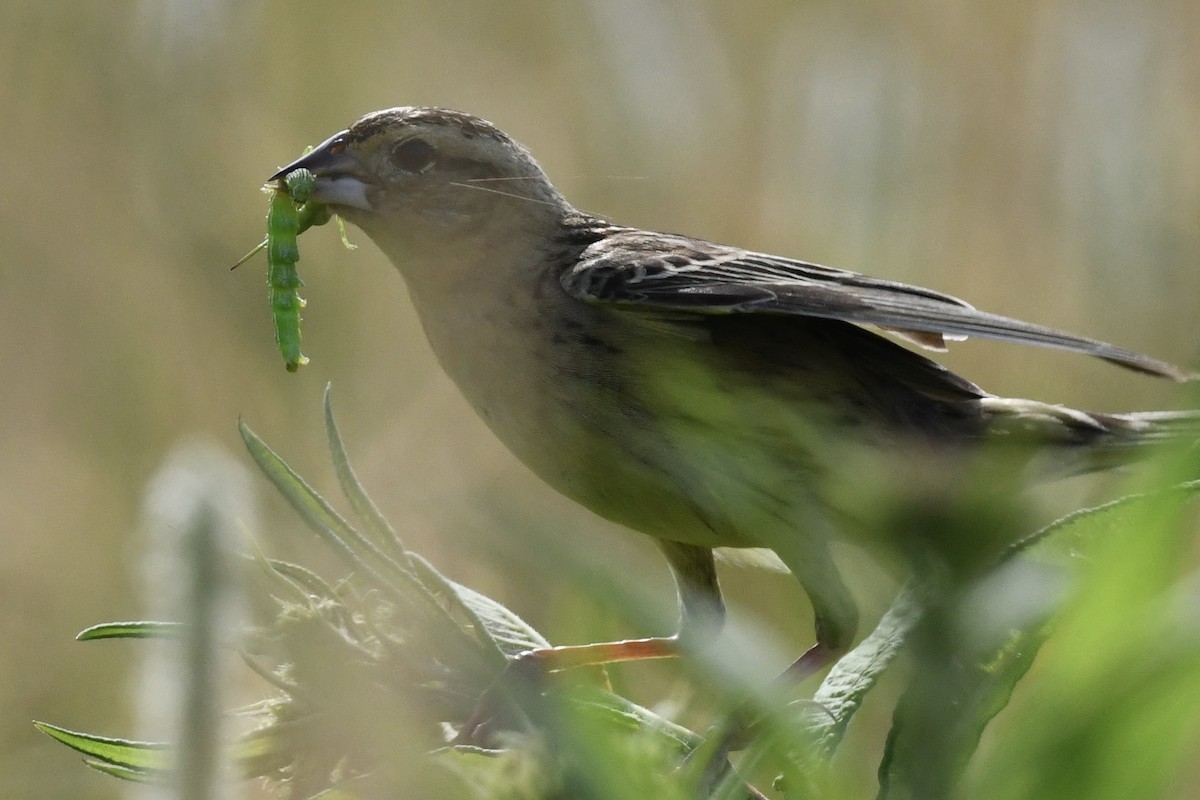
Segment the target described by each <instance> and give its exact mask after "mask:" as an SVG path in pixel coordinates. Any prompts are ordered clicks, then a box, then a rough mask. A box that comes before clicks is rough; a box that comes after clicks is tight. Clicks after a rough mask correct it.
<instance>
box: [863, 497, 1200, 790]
mask: <svg viewBox="0 0 1200 800" xmlns="http://www.w3.org/2000/svg"><path fill="white" fill-rule="evenodd" d="M1198 490H1200V483H1198V482H1188V483H1183V484H1179V485H1177V486H1174V487H1171V488H1169V489H1165V490H1162V491H1158V492H1150V493H1145V494H1135V495H1129V496H1127V497H1123V498H1120V499H1118V500H1115V501H1112V502H1110V503H1106V504H1104V505H1101V506H1097V507H1094V508H1088V509H1083V510H1080V511H1076V512H1073V513H1071V514H1068V515H1066V516H1064V517H1062V518H1061V519H1059V520H1056V521H1055V522H1053V523H1051V524H1049V525H1047V526H1045V527H1044V528H1042V529H1041V530H1039V531H1038V532H1037V533H1036V534H1034V535H1032V536H1030V537H1028V538H1027V539H1025V540H1023V541H1022V542H1019V543H1018V544H1017V545H1014V546H1013V547H1012V548H1010V550H1009V551H1008V553H1007V554H1006V559H1007V560H1008V563H1007V564H1005V565H1003V566H1002V567H1001V568H1000V569H999V570H997V571H996V572H995V573H994V574H992V575H991V576H989V578H988V579H987V580H985V581H983V582H981V583H980V584H978V585H977V586H975V587H974V589H973V591H974V592H975V594H976V595H978V596H977V597H975V598H974V599H971V598H967V599H966V600H964V598H962V597H959V598H957V599H956V600H955V601H954V602H953V603H946V604H945V605H943V606H942V607H940V609H937V610H934V611H931V612H930V614H929V615H928V617H927V619H926V620H924V621H923V623H922V626H921V627H920V628H918V629H917V631H916V638H915V640H914V644H915V645H916V651H917V656H918V663H917V666H916V669H915V671H914V676H913V678H912V681H911V682H910V684H909V685H908V687H907V688H906V689H905V691H904V693H903V695H902V696H901V698H900V701H899V703H898V704H897V706H896V711H895V717H894V721H893V727H892V730H891V732H890V733H889V736H888V740H887V745H886V747H885V751H884V756H883V760H882V762H881V764H880V769H879V778H880V797H881V798H884V797H886V798H888V800H908V798H914V799H915V798H921V800H932V799H935V798H938V797H945V796H950V795H952V794H953V787H954V786H955V785H956V783H957V781H958V779H959V777H960V776H961V774H962V772H963V770H964V769H965V768H966V766H967V764H968V762H969V761H970V759H971V757H972V756H973V755H974V753H975V750H976V749H977V748H978V746H979V741H980V738H981V737H982V735H983V731H984V729H985V728H986V727H987V725H988V724H989V723H990V722H991V721H992V719H994V718H995V716H996V715H997V714H999V713H1000V711H1002V710H1003V709H1004V708H1005V707H1006V706H1007V705H1008V703H1009V701H1010V700H1011V698H1012V693H1013V691H1014V689H1015V687H1016V684H1017V682H1018V681H1019V680H1020V679H1021V678H1022V677H1024V675H1025V674H1026V673H1027V672H1028V670H1029V668H1030V666H1031V665H1032V663H1033V660H1034V658H1035V657H1036V656H1037V653H1038V651H1039V650H1040V648H1041V646H1042V644H1043V643H1044V642H1045V641H1046V639H1047V638H1048V636H1049V634H1050V632H1051V629H1052V628H1053V627H1054V618H1055V616H1056V615H1057V613H1058V611H1059V609H1060V607H1061V605H1062V599H1063V598H1062V594H1063V590H1065V589H1067V588H1068V587H1069V585H1070V578H1071V577H1072V572H1073V571H1074V570H1072V569H1071V568H1072V567H1077V566H1078V564H1079V558H1080V557H1081V556H1082V557H1087V556H1088V555H1089V554H1091V553H1093V552H1095V551H1096V550H1097V549H1099V547H1098V546H1099V545H1101V544H1102V543H1105V542H1109V541H1115V542H1120V541H1121V538H1120V537H1122V536H1123V537H1125V538H1126V539H1129V538H1130V537H1134V538H1136V537H1147V538H1149V539H1154V538H1155V537H1157V536H1158V535H1159V534H1158V533H1157V531H1159V530H1161V529H1162V528H1163V526H1164V524H1166V525H1169V524H1171V522H1170V521H1171V520H1174V519H1176V515H1175V513H1174V512H1173V511H1172V509H1177V508H1178V507H1179V506H1181V505H1182V503H1183V502H1185V501H1186V500H1187V499H1189V498H1191V497H1193V496H1194V495H1195V494H1196V493H1197V491H1198ZM1134 580H1135V582H1141V581H1145V580H1147V578H1145V577H1142V578H1135V579H1134ZM1016 598H1020V599H1021V601H1022V602H1021V603H1017V602H1014V600H1015V599H1016ZM1022 604H1023V605H1024V608H1023V609H1020V610H1018V609H1017V608H1016V607H1017V606H1019V605H1022ZM1080 657H1082V658H1087V656H1080Z"/></svg>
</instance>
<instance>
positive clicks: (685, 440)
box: [272, 107, 1197, 674]
mask: <svg viewBox="0 0 1200 800" xmlns="http://www.w3.org/2000/svg"><path fill="white" fill-rule="evenodd" d="M301 168H304V169H308V170H311V172H312V173H313V175H315V176H316V182H315V185H314V186H313V189H312V193H311V195H310V202H313V203H318V204H322V205H327V206H329V208H330V209H331V210H332V212H333V213H335V214H338V215H340V216H342V217H344V218H345V219H347V220H348V221H350V222H351V223H353V224H355V225H357V226H358V227H360V228H362V230H363V231H364V232H365V233H366V234H367V235H368V236H369V237H370V238H371V239H372V240H373V241H374V242H375V243H376V244H377V245H378V246H379V247H380V248H381V249H382V250H383V251H384V252H385V253H386V254H387V256H388V257H389V258H390V259H391V260H392V262H393V263H394V264H395V265H396V267H397V268H398V269H399V270H400V273H401V275H402V276H403V277H404V280H405V282H406V283H407V285H408V288H409V291H410V294H411V296H412V299H413V303H414V304H415V307H416V310H417V313H418V315H419V317H420V319H421V323H422V325H423V327H424V330H425V333H426V336H427V337H428V339H429V343H430V345H431V346H432V348H433V351H434V353H435V354H436V355H437V358H438V360H439V362H440V363H441V365H442V367H443V368H444V369H445V370H446V372H447V373H448V374H449V375H450V377H451V378H452V379H453V380H454V381H455V383H457V385H458V387H459V389H460V390H461V391H462V392H463V394H464V395H465V396H466V398H467V399H468V400H469V401H470V403H471V405H472V406H473V407H474V408H475V410H476V411H477V412H478V413H479V415H480V416H481V417H482V418H483V419H484V420H485V421H486V422H487V424H488V425H489V426H490V427H491V429H492V430H493V431H494V432H495V434H496V435H497V436H498V437H499V438H500V439H501V440H502V441H503V442H504V443H505V444H506V445H507V446H508V447H509V449H511V450H512V452H513V453H514V454H516V456H517V457H518V458H520V460H521V461H523V462H524V463H525V464H526V465H527V466H528V467H529V468H530V469H532V470H533V471H534V472H536V473H537V474H538V475H539V476H541V478H542V479H543V480H545V481H546V482H547V483H549V484H550V485H551V486H553V487H554V488H556V489H557V490H558V491H560V492H562V493H563V494H565V495H567V496H569V497H571V498H573V499H575V500H577V501H578V502H579V503H581V504H583V505H584V506H586V507H588V508H590V509H591V510H592V511H594V512H596V513H598V514H600V515H602V516H604V517H606V518H608V519H610V520H613V521H615V522H618V523H621V524H623V525H626V526H628V527H630V528H633V529H635V530H638V531H641V532H642V533H645V534H647V535H649V536H652V537H653V538H654V539H655V540H656V542H657V543H658V544H659V546H660V548H661V549H662V551H663V553H664V554H665V555H666V557H667V560H668V562H669V563H670V566H671V569H672V572H673V573H674V576H675V579H676V584H677V586H678V590H679V597H680V605H681V609H682V620H681V627H680V635H682V636H684V637H687V636H701V635H709V634H711V632H712V631H714V630H715V629H716V628H717V627H718V626H719V625H720V622H721V618H722V615H723V613H724V612H723V605H722V600H721V593H720V589H719V587H718V584H717V578H716V573H715V570H714V566H713V549H714V548H717V547H769V548H771V549H773V550H774V551H775V552H776V553H777V554H778V555H779V557H780V558H781V559H782V560H783V562H784V563H785V564H786V565H787V567H788V568H789V569H790V570H791V572H792V573H793V574H794V575H795V576H796V578H797V579H798V580H799V581H800V582H801V584H802V585H803V586H804V588H805V591H806V592H807V593H808V595H809V597H810V599H811V600H812V606H813V609H814V613H815V623H816V644H815V645H814V646H813V647H812V648H811V649H810V650H809V651H808V652H807V653H805V654H804V655H803V656H801V658H800V659H799V660H798V661H797V662H796V664H795V665H794V666H793V668H792V670H791V671H792V672H793V673H794V674H804V673H807V672H808V671H811V670H812V669H815V668H817V667H819V666H821V665H822V664H824V663H827V662H828V660H829V659H830V658H832V657H833V656H835V655H837V654H839V653H841V652H844V651H845V649H846V648H847V647H848V646H849V644H850V643H851V640H852V637H853V635H854V629H855V625H856V619H857V612H856V609H855V605H854V602H853V601H852V599H851V597H850V595H849V594H848V592H847V591H846V589H845V587H844V585H843V582H842V579H841V577H840V575H839V574H838V571H837V569H836V567H835V565H834V563H833V561H832V559H831V557H830V553H829V544H830V542H829V535H828V525H825V524H821V520H822V519H824V518H826V517H827V513H826V512H828V511H829V510H830V507H831V506H832V505H834V504H835V500H834V495H835V494H836V493H835V492H832V491H831V490H830V488H829V487H830V486H832V485H834V484H836V483H837V481H839V480H841V481H847V480H848V481H853V480H854V479H855V477H856V476H855V475H853V474H850V475H846V474H839V473H840V472H845V471H847V470H849V469H850V467H848V466H845V463H844V461H845V460H843V459H842V458H841V457H840V453H841V452H842V450H843V448H850V449H853V451H854V452H856V453H858V452H860V451H862V450H864V449H866V450H870V449H872V448H877V449H880V450H883V451H889V452H896V451H897V450H903V449H904V448H909V447H911V448H913V450H914V452H919V453H928V452H935V451H951V452H957V451H970V450H973V449H976V447H977V446H978V445H980V444H982V443H983V442H985V441H987V440H989V439H995V438H1003V437H1005V436H1008V437H1009V438H1023V439H1025V440H1027V441H1030V442H1032V443H1034V444H1036V445H1038V446H1039V447H1040V449H1042V450H1050V451H1058V452H1061V453H1062V454H1064V456H1065V455H1067V454H1072V455H1079V454H1086V453H1091V452H1101V453H1104V454H1106V457H1105V458H1104V459H1100V460H1099V461H1097V462H1096V463H1097V464H1099V463H1101V462H1103V463H1111V462H1112V461H1113V460H1114V459H1113V455H1114V454H1116V458H1117V460H1119V459H1120V457H1121V454H1123V453H1125V452H1129V451H1132V450H1135V449H1137V448H1136V447H1132V445H1141V444H1144V443H1148V442H1152V441H1155V440H1158V439H1162V438H1166V437H1169V436H1172V435H1177V434H1178V433H1180V432H1181V431H1184V430H1186V431H1193V430H1194V429H1195V428H1196V426H1197V424H1196V417H1195V415H1192V414H1188V413H1131V414H1097V413H1088V412H1083V411H1076V410H1073V409H1069V408H1065V407H1062V406H1057V405H1051V404H1047V403H1041V402H1037V401H1031V400H1017V399H1009V398H1002V397H997V396H994V395H991V394H989V393H987V392H985V391H984V390H982V389H980V388H979V387H978V386H976V385H975V384H973V383H971V382H970V381H968V380H966V379H964V378H961V377H959V376H958V375H955V374H954V373H952V372H950V371H948V370H947V369H945V368H943V367H942V366H940V365H939V364H937V363H935V362H933V361H931V360H929V359H927V358H925V357H924V356H921V355H919V354H917V353H916V352H914V351H912V350H910V349H908V348H907V347H904V346H902V345H900V344H897V343H895V342H893V341H892V340H890V339H888V338H886V337H885V336H882V335H880V334H879V333H876V332H874V331H872V330H871V328H875V329H881V330H884V331H887V332H889V333H892V334H896V335H898V336H899V337H901V338H903V339H905V340H908V341H909V342H911V343H913V344H916V345H920V346H923V347H926V348H929V349H933V350H944V349H945V344H946V341H947V340H953V339H961V338H965V337H968V336H976V337H984V338H990V339H999V340H1003V341H1008V342H1014V343H1018V344H1031V345H1037V346H1040V347H1049V348H1056V349H1059V350H1067V351H1072V352H1077V353H1084V354H1087V355H1091V356H1095V357H1098V358H1101V359H1104V360H1106V361H1110V362H1112V363H1115V364H1118V365H1120V366H1122V367H1126V368H1129V369H1132V370H1135V371H1138V372H1142V373H1147V374H1150V375H1157V376H1162V377H1166V378H1170V379H1173V380H1186V379H1189V378H1191V377H1193V376H1192V375H1191V374H1190V373H1188V372H1187V371H1185V370H1183V369H1180V368H1178V367H1176V366H1173V365H1171V364H1168V363H1165V362H1163V361H1159V360H1156V359H1153V358H1150V357H1148V356H1144V355H1140V354H1138V353H1135V352H1132V351H1130V350H1126V349H1123V348H1120V347H1116V346H1114V345H1111V344H1107V343H1105V342H1101V341H1097V340H1094V339H1089V338H1085V337H1080V336H1074V335H1071V334H1067V333H1062V332H1060V331H1057V330H1053V329H1051V328H1046V327H1042V326H1040V325H1034V324H1030V323H1026V322H1021V321H1018V320H1014V319H1009V318H1007V317H1002V316H997V315H994V314H989V313H985V312H982V311H977V310H976V309H975V308H973V307H972V306H970V305H968V304H967V303H965V302H963V301H962V300H959V299H957V298H954V297H950V296H948V295H944V294H941V293H939V292H935V291H932V290H930V289H923V288H920V287H916V286H909V285H905V284H902V283H897V282H894V281H888V280H881V279H877V278H871V277H868V276H865V275H861V274H858V273H854V272H848V271H845V270H839V269H832V268H829V267H823V266H819V265H816V264H810V263H805V262H802V261H795V260H792V259H788V258H781V257H779V256H773V255H767V254H764V253H755V252H751V251H748V250H743V249H741V248H737V247H729V246H726V245H720V244H714V243H712V242H708V241H704V240H701V239H693V238H689V237H686V236H678V235H673V234H664V233H655V232H651V231H644V230H638V229H634V228H627V227H621V226H619V225H613V224H611V223H609V222H606V221H604V220H601V219H598V218H596V217H593V216H590V215H588V214H586V213H583V212H580V211H578V210H576V209H575V208H573V207H572V206H571V205H570V204H569V203H568V202H567V201H566V200H565V199H564V198H563V197H562V195H561V194H559V192H558V191H557V190H556V189H555V188H554V186H553V185H552V184H551V183H550V181H549V180H548V179H547V177H546V175H545V174H544V173H543V172H542V170H541V168H540V167H539V166H538V164H537V162H536V161H535V160H534V159H533V157H532V156H531V155H530V153H529V152H528V151H527V150H526V149H525V148H524V147H522V146H521V145H520V144H518V143H517V142H515V141H513V140H512V139H511V138H509V137H508V136H507V135H506V134H504V133H503V132H501V131H500V130H499V129H497V128H496V127H495V126H493V125H492V124H491V123H489V122H486V121H484V120H481V119H478V118H477V117H473V116H470V115H468V114H464V113H460V112H456V111H449V110H445V109H436V108H420V107H403V108H393V109H388V110H385V111H379V112H376V113H373V114H368V115H367V116H365V117H363V118H362V119H360V120H359V121H357V122H355V123H354V124H353V125H352V126H351V127H350V128H349V129H348V130H345V131H342V132H341V133H338V134H336V135H334V136H333V137H331V138H330V139H328V140H327V141H326V142H324V143H323V144H321V145H320V146H319V147H317V148H316V149H315V150H313V151H312V152H311V153H309V154H307V155H305V156H304V157H303V158H301V159H299V160H298V161H296V162H295V163H293V164H291V165H290V166H288V167H286V168H285V169H283V170H281V171H280V172H279V173H278V174H276V175H275V176H274V177H273V178H272V180H273V181H277V182H282V181H283V179H284V178H285V177H286V176H287V175H288V174H289V173H291V172H292V171H294V170H297V169H301ZM1014 431H1020V432H1023V433H1025V434H1026V435H1025V436H1024V437H1012V434H1013V433H1014ZM855 463H857V462H855ZM909 468H910V469H913V470H918V471H919V470H920V469H921V468H922V462H921V461H920V460H918V459H914V460H912V461H911V462H910V467H909ZM676 642H677V637H665V638H661V639H650V640H639V641H637V642H630V643H606V644H602V645H592V646H582V647H579V648H567V649H564V650H562V651H548V652H544V653H543V652H538V653H534V654H531V655H530V656H529V657H530V658H532V659H538V660H543V659H544V660H545V661H546V662H547V663H548V664H550V665H551V666H552V667H553V666H562V665H564V664H567V663H570V664H581V663H595V662H597V661H612V660H622V659H626V658H644V657H654V656H661V655H667V654H671V653H673V652H674V651H675V646H676Z"/></svg>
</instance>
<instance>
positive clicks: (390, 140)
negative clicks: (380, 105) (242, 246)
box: [271, 106, 569, 266]
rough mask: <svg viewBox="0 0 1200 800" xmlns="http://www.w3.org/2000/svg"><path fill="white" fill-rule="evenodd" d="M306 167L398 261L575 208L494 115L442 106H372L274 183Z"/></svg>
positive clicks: (318, 190)
mask: <svg viewBox="0 0 1200 800" xmlns="http://www.w3.org/2000/svg"><path fill="white" fill-rule="evenodd" d="M300 167H305V168H307V169H309V170H311V171H312V173H313V174H314V176H315V177H316V184H315V186H314V189H313V193H312V195H311V199H312V201H313V202H316V203H321V204H325V205H328V206H329V207H330V210H332V211H333V212H334V213H335V214H338V215H340V216H342V217H344V218H345V219H346V220H348V221H349V222H351V223H353V224H355V225H357V226H358V227H359V228H362V230H363V231H364V232H366V234H367V235H368V236H370V237H371V239H372V240H373V241H375V243H376V244H377V245H378V246H379V247H380V248H381V249H382V250H384V252H385V253H387V254H388V255H389V257H391V258H392V260H393V262H395V263H396V264H397V266H403V263H402V262H403V261H405V260H406V259H407V258H413V257H416V258H420V257H421V255H422V254H426V253H429V254H432V253H440V254H442V255H443V257H444V256H446V255H448V253H447V252H446V251H447V248H448V247H453V243H455V242H457V243H459V244H460V246H469V245H470V243H471V242H473V241H479V242H485V241H489V240H490V241H492V242H493V243H494V242H495V241H496V238H495V237H497V236H498V237H501V239H503V237H506V236H512V235H513V234H514V233H515V232H516V231H517V230H519V229H520V228H522V227H536V226H539V225H554V224H557V223H558V222H559V221H560V220H561V218H562V215H563V213H564V212H565V210H566V209H568V208H569V206H568V205H567V204H566V201H565V200H563V198H562V196H561V195H560V194H559V193H558V191H557V190H556V189H555V188H554V186H553V185H552V184H551V183H550V181H549V180H548V179H547V178H546V175H545V173H544V172H542V169H541V167H539V166H538V164H537V162H536V161H534V159H533V156H531V155H530V154H529V151H528V150H526V149H525V148H524V147H522V146H521V145H520V144H518V143H517V142H515V141H513V140H512V139H511V138H509V137H508V135H506V134H505V133H503V132H502V131H500V130H499V129H498V128H496V127H495V126H494V125H492V124H491V123H490V122H487V121H485V120H482V119H479V118H478V117H473V116H471V115H469V114H464V113H461V112H458V111H450V110H447V109H441V108H426V107H415V106H404V107H400V108H391V109H387V110H385V111H376V112H374V113H371V114H368V115H366V116H365V117H363V118H362V119H360V120H358V121H357V122H355V123H354V124H353V125H351V126H350V127H349V128H348V129H347V130H344V131H342V132H341V133H338V134H335V135H334V136H331V137H330V138H329V139H328V140H326V141H325V142H323V143H322V144H321V145H319V146H318V147H316V148H315V149H314V150H312V151H311V152H309V153H307V154H306V155H304V156H302V157H301V158H300V159H298V160H297V161H295V162H294V163H292V164H289V165H288V166H287V167H284V168H283V169H282V170H280V171H279V172H278V173H276V174H275V175H274V176H272V178H271V181H272V182H273V183H274V184H275V185H277V186H279V187H280V188H282V185H283V178H284V176H286V175H287V174H288V173H289V172H291V171H292V170H295V169H298V168H300Z"/></svg>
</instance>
